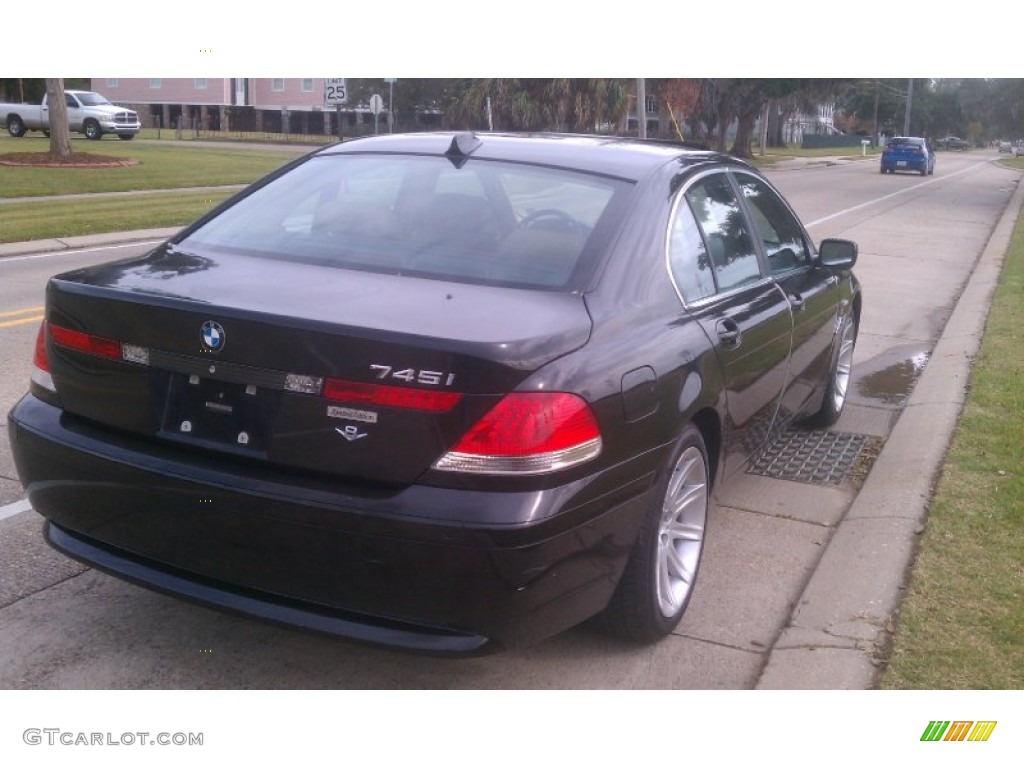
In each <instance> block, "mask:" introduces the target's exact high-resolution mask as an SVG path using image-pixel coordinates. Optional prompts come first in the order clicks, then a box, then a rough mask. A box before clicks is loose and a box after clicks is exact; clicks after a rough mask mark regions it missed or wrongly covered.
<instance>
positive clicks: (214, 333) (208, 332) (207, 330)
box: [201, 320, 227, 352]
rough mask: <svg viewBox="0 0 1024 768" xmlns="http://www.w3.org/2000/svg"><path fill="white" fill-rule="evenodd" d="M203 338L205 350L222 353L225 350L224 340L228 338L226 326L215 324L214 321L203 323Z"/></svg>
mask: <svg viewBox="0 0 1024 768" xmlns="http://www.w3.org/2000/svg"><path fill="white" fill-rule="evenodd" d="M201 338H202V342H203V348H204V349H205V350H207V351H209V352H220V351H221V350H222V349H224V340H225V339H226V338H227V334H226V333H224V326H222V325H221V324H220V323H215V322H214V321H213V320H207V321H206V322H205V323H203V328H202V335H201Z"/></svg>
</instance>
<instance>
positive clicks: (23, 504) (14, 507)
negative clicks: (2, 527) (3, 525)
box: [0, 499, 32, 520]
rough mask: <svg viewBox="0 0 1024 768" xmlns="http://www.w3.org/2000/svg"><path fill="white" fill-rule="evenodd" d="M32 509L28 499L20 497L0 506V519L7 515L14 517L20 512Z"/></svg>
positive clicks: (5, 517)
mask: <svg viewBox="0 0 1024 768" xmlns="http://www.w3.org/2000/svg"><path fill="white" fill-rule="evenodd" d="M30 509H32V504H30V503H29V500H28V499H22V500H21V501H16V502H14V503H13V504H7V505H6V506H3V507H0V520H6V519H7V518H8V517H14V516H15V515H20V514H21V513H22V512H28V511H29V510H30Z"/></svg>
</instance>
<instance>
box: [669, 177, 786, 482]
mask: <svg viewBox="0 0 1024 768" xmlns="http://www.w3.org/2000/svg"><path fill="white" fill-rule="evenodd" d="M669 263H670V267H671V271H672V274H673V280H674V281H675V283H676V287H677V290H678V291H679V293H680V297H681V298H682V299H683V301H684V303H685V304H686V307H687V310H688V312H689V313H690V315H691V316H692V317H694V318H695V319H696V320H697V321H698V322H699V323H700V324H701V326H702V328H703V329H704V332H705V333H706V335H707V336H708V339H709V340H710V341H711V344H712V345H713V346H714V349H715V353H716V355H717V357H718V361H719V364H720V368H721V372H722V379H723V382H724V386H725V400H726V418H725V420H724V421H725V423H724V425H723V431H724V437H725V466H726V471H727V472H731V471H735V470H737V469H739V468H740V467H741V466H742V465H743V464H744V463H745V461H746V460H747V459H748V458H749V457H750V456H751V455H752V454H754V453H755V452H756V451H757V450H758V449H759V448H760V447H761V446H762V445H763V444H764V443H765V442H766V440H767V439H768V437H769V435H770V434H771V432H772V423H773V421H774V419H775V415H776V411H777V409H778V406H779V402H780V399H781V397H782V393H783V389H784V387H785V384H786V376H787V370H788V365H789V356H790V347H791V342H792V330H793V320H792V312H791V310H790V302H789V300H788V299H787V297H786V295H785V293H784V292H783V291H782V290H781V289H780V288H779V286H778V285H777V284H776V283H775V281H773V280H771V279H770V278H769V277H768V276H767V274H766V273H765V270H764V266H763V263H762V260H761V258H760V257H759V254H758V248H757V245H756V241H755V237H754V233H753V231H752V228H751V226H750V223H749V221H748V219H747V216H746V213H745V210H744V208H743V204H742V202H741V200H740V196H739V193H738V191H737V188H736V187H734V186H733V184H732V182H731V181H730V179H729V175H728V174H727V173H726V172H724V171H719V172H711V173H707V174H704V175H702V176H700V177H698V178H697V179H696V180H695V181H693V183H691V184H690V185H689V186H687V187H686V188H685V189H684V190H683V191H682V193H681V195H680V197H679V198H678V199H677V200H676V203H675V206H674V209H673V217H672V231H671V237H670V243H669Z"/></svg>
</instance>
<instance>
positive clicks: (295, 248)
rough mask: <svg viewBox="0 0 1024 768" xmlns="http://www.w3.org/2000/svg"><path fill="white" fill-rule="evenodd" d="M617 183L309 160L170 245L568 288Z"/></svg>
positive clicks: (398, 161) (494, 165)
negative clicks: (176, 243)
mask: <svg viewBox="0 0 1024 768" xmlns="http://www.w3.org/2000/svg"><path fill="white" fill-rule="evenodd" d="M629 186H630V185H629V184H628V183H626V182H622V181H618V180H614V179H608V178H605V177H599V176H593V175H590V174H585V173H577V172H573V171H566V170H562V169H552V168H547V167H538V166H532V165H524V164H516V163H506V162H494V161H487V160H476V159H470V160H469V161H467V162H465V163H464V164H462V165H461V167H456V165H455V164H453V163H452V162H450V161H449V160H448V159H446V158H443V157H424V156H404V155H374V154H366V155H333V156H324V157H315V158H312V159H310V160H309V161H308V162H306V163H303V164H302V165H300V166H298V167H297V168H295V169H293V170H292V171H290V172H288V173H286V174H285V175H283V176H281V177H280V178H278V179H275V180H274V181H272V182H271V183H269V184H267V185H266V186H264V187H262V188H261V189H259V190H256V191H255V192H254V193H253V194H251V195H249V196H248V197H246V198H244V199H243V200H241V201H240V202H238V203H237V204H235V205H233V206H232V207H231V208H229V209H227V210H226V211H224V212H223V213H221V214H220V215H219V216H217V217H216V218H215V219H213V220H211V221H210V222H208V223H206V224H205V225H203V226H202V227H201V228H199V229H197V230H196V231H195V232H193V233H192V234H191V235H189V236H188V237H187V238H185V239H184V240H183V241H182V242H181V243H180V244H179V247H180V248H183V249H186V250H192V251H194V252H197V253H201V252H202V251H203V250H212V251H223V252H232V253H245V254H250V255H254V256H262V257H268V258H274V259H282V260H295V261H303V262H309V263H321V264H328V265H332V266H337V267H343V268H353V269H365V270H371V271H378V272H386V273H392V274H412V275H417V276H425V277H437V278H441V279H450V280H459V281H466V282H476V283H483V284H511V285H523V286H527V287H536V288H550V289H559V288H568V287H571V286H573V285H574V284H575V280H576V278H577V277H578V276H579V275H580V274H581V273H582V272H583V271H585V270H584V267H585V266H586V262H588V261H590V260H592V258H593V257H592V256H591V255H590V254H591V253H592V252H594V251H595V250H596V248H597V245H596V243H592V241H596V240H599V239H600V238H594V237H592V235H593V233H594V231H595V230H596V229H598V228H599V226H600V225H601V224H602V222H603V221H605V220H607V219H608V218H609V215H610V212H611V211H612V210H613V209H614V208H616V207H617V206H618V203H616V202H615V201H616V200H618V199H619V198H621V197H623V196H624V194H625V192H626V191H627V190H628V188H629Z"/></svg>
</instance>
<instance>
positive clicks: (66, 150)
mask: <svg viewBox="0 0 1024 768" xmlns="http://www.w3.org/2000/svg"><path fill="white" fill-rule="evenodd" d="M46 101H47V104H48V106H49V108H50V154H51V155H55V156H56V157H59V158H62V159H66V158H69V157H71V134H70V133H69V132H68V108H67V104H65V103H64V80H63V79H62V78H49V77H48V78H46Z"/></svg>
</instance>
